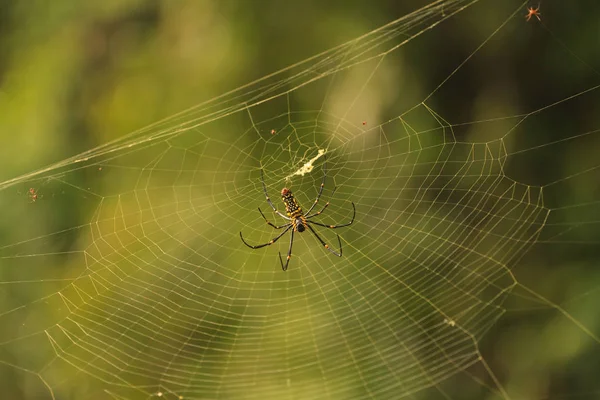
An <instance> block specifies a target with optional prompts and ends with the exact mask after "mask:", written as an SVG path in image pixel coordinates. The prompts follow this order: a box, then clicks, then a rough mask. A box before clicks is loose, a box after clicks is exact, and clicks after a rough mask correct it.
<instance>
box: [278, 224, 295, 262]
mask: <svg viewBox="0 0 600 400" xmlns="http://www.w3.org/2000/svg"><path fill="white" fill-rule="evenodd" d="M288 229H289V228H288ZM293 244H294V230H293V229H292V234H291V235H290V248H289V249H288V253H287V258H286V259H285V265H283V261H282V260H281V253H279V262H280V263H281V269H282V270H284V271H287V269H288V264H289V263H290V258H291V257H292V245H293Z"/></svg>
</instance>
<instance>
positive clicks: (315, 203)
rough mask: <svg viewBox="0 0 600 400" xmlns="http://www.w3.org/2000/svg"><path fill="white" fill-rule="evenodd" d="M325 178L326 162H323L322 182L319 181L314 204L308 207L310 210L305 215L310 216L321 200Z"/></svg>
mask: <svg viewBox="0 0 600 400" xmlns="http://www.w3.org/2000/svg"><path fill="white" fill-rule="evenodd" d="M326 176H327V160H325V162H324V163H323V180H322V181H321V187H320V188H319V194H317V198H316V200H315V202H314V203H312V206H310V208H309V209H308V211H307V212H306V215H308V214H310V212H311V211H312V209H313V208H315V206H316V205H317V203H318V202H319V199H320V198H321V195H322V194H323V187H325V177H326ZM325 207H327V206H325ZM325 207H323V209H325Z"/></svg>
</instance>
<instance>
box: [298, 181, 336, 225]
mask: <svg viewBox="0 0 600 400" xmlns="http://www.w3.org/2000/svg"><path fill="white" fill-rule="evenodd" d="M336 190H337V186H336V187H334V188H333V192H331V196H330V197H333V195H334V194H335V191H336ZM327 207H329V202H327V203H325V205H324V206H323V208H321V211H317V212H316V213H314V214H312V215H309V214H308V213H306V214H307V215H306V217H305V218H312V217H314V216H317V215H320V214H321V213H322V212H323V211H325V209H326V208H327Z"/></svg>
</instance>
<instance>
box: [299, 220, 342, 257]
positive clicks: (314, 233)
mask: <svg viewBox="0 0 600 400" xmlns="http://www.w3.org/2000/svg"><path fill="white" fill-rule="evenodd" d="M306 226H307V228H308V229H310V231H311V232H312V234H313V235H315V237H316V238H317V240H318V241H319V242H321V244H322V245H323V247H325V248H326V249H327V250H329V251H330V252H331V253H333V254H334V255H336V256H338V257H341V256H342V241H341V240H340V235H336V236H337V239H338V244H339V245H340V252H339V253H338V252H337V251H335V250H332V249H331V248H330V247H329V245H328V244H327V243H325V242H324V241H323V239H321V236H319V235H318V234H317V232H316V231H315V230H314V229H313V227H312V226H310V225H306Z"/></svg>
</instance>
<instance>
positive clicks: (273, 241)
mask: <svg viewBox="0 0 600 400" xmlns="http://www.w3.org/2000/svg"><path fill="white" fill-rule="evenodd" d="M291 228H292V225H291V224H290V226H288V227H287V229H286V230H284V231H283V232H281V233H280V234H279V235H277V237H275V238H273V239H271V240H270V241H268V242H267V243H265V244H259V245H256V246H252V245H251V244H248V243H247V242H246V241H245V240H244V237H243V236H242V232H240V239H242V242H244V244H245V245H246V246H248V247H250V248H251V249H260V248H261V247H265V246H270V245H272V244H273V243H275V242H276V241H278V240H279V238H280V237H282V236H283V235H284V234H285V233H286V232H287V231H289V230H290V229H291Z"/></svg>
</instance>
